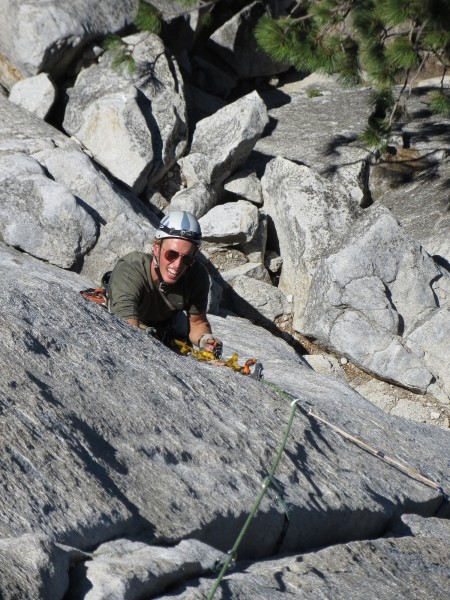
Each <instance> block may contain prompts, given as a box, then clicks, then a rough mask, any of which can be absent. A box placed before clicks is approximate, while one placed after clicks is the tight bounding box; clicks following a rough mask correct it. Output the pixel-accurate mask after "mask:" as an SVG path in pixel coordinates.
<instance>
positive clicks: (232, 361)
mask: <svg viewBox="0 0 450 600" xmlns="http://www.w3.org/2000/svg"><path fill="white" fill-rule="evenodd" d="M170 345H172V346H173V347H174V349H175V350H176V351H177V352H178V353H179V354H181V355H183V356H191V357H192V358H195V359H196V360H199V361H203V362H207V363H209V364H211V365H214V366H218V367H229V368H230V369H232V370H233V371H236V372H238V373H241V374H242V375H248V376H249V377H251V378H252V379H257V380H259V379H261V377H262V371H263V367H262V364H261V363H260V362H258V360H257V359H256V358H249V359H248V360H247V361H245V364H244V365H243V366H241V365H240V364H239V356H238V355H237V354H236V353H235V354H233V355H232V356H231V357H230V358H229V359H227V360H221V359H218V358H217V356H216V355H215V354H214V353H213V352H209V351H208V350H201V349H199V350H196V349H195V348H194V347H193V346H192V345H191V344H188V343H187V342H185V341H183V340H177V339H173V340H172V342H171V344H170ZM252 369H253V370H252Z"/></svg>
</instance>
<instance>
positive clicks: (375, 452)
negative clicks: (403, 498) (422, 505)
mask: <svg viewBox="0 0 450 600" xmlns="http://www.w3.org/2000/svg"><path fill="white" fill-rule="evenodd" d="M308 414H309V415H311V417H314V419H316V420H317V421H320V422H321V423H324V424H325V425H328V427H330V428H331V429H333V430H334V431H336V432H337V433H339V434H340V435H342V437H344V438H346V439H348V440H350V441H351V442H354V443H355V444H356V445H357V446H359V447H360V448H363V449H364V450H367V451H368V452H370V453H371V454H373V455H374V456H376V457H377V458H381V459H382V460H384V461H385V462H387V463H388V464H390V465H392V466H393V467H396V468H397V469H400V471H402V472H403V473H405V474H406V475H410V476H411V477H413V478H414V479H417V481H420V482H421V483H424V484H425V485H427V486H428V487H431V488H433V489H434V490H436V491H438V492H440V493H443V490H442V487H441V486H440V485H439V484H438V483H436V482H435V481H432V480H431V479H428V478H427V477H425V476H424V475H422V473H420V472H419V471H417V470H416V469H413V468H412V467H410V466H408V465H404V464H403V463H401V462H399V461H398V460H396V459H395V458H391V457H390V456H388V455H387V454H385V453H384V452H382V451H381V450H377V449H376V448H374V447H373V446H371V445H370V444H367V443H366V442H364V441H363V440H361V439H360V438H358V437H356V436H355V435H352V434H351V433H348V432H347V431H345V429H341V428H340V427H338V426H337V425H334V424H333V423H331V422H330V421H327V420H326V419H324V418H322V417H319V415H316V414H315V413H313V412H312V411H309V413H308Z"/></svg>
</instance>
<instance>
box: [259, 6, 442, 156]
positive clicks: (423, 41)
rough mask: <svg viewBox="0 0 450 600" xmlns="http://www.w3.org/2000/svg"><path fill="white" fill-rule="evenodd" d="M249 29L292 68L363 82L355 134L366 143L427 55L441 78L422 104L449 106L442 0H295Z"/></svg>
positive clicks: (401, 100) (400, 110) (393, 112)
mask: <svg viewBox="0 0 450 600" xmlns="http://www.w3.org/2000/svg"><path fill="white" fill-rule="evenodd" d="M255 37H256V40H257V42H258V44H259V46H260V47H261V48H262V49H263V50H264V51H265V52H266V53H267V54H269V56H271V57H272V58H273V59H274V60H277V61H283V62H287V63H289V64H291V65H292V66H293V67H294V68H295V69H297V70H298V71H303V72H305V71H306V72H321V73H325V74H336V75H337V76H338V78H339V79H340V81H341V82H342V83H343V84H344V85H357V84H360V83H367V84H369V85H371V86H372V87H373V89H374V95H373V99H372V103H373V114H372V117H371V118H370V119H369V123H368V126H367V129H366V131H365V132H364V134H363V136H362V138H363V140H364V141H365V143H367V144H370V145H372V146H378V147H382V146H383V145H385V144H386V142H387V139H388V137H389V132H390V131H391V128H392V124H393V122H394V121H395V120H396V119H398V118H399V117H400V116H401V115H402V114H404V112H405V102H406V100H407V97H408V96H409V95H410V93H411V89H412V86H413V84H414V81H415V80H417V78H418V77H419V76H420V73H421V72H422V71H423V70H424V69H425V68H426V67H427V66H428V65H429V64H430V63H431V62H433V64H434V65H435V66H437V68H438V69H439V73H440V75H441V77H442V79H441V89H440V91H439V92H438V93H437V94H435V95H434V96H433V98H432V100H431V102H430V108H431V110H433V111H434V112H438V113H441V114H450V99H449V98H448V96H447V95H446V93H445V89H444V86H443V78H444V76H445V74H446V73H447V70H448V69H449V67H450V0H299V1H298V2H297V5H296V6H295V8H294V10H293V11H291V15H290V16H287V17H282V18H278V19H272V18H270V17H269V16H265V17H263V18H262V19H261V20H260V21H259V23H258V25H257V27H256V30H255ZM395 86H400V87H399V88H396V87H395ZM395 90H397V92H396V93H397V96H396V97H395V96H394V91H395ZM398 90H400V91H398Z"/></svg>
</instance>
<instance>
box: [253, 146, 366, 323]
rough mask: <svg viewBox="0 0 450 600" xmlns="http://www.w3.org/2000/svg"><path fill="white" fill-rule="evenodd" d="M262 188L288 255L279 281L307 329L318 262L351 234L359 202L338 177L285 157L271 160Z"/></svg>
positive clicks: (296, 320) (297, 318)
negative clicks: (306, 314) (331, 178)
mask: <svg viewBox="0 0 450 600" xmlns="http://www.w3.org/2000/svg"><path fill="white" fill-rule="evenodd" d="M262 189H263V198H264V207H263V210H264V212H265V213H267V215H268V216H269V217H270V219H271V221H272V223H273V228H274V230H275V236H276V237H277V244H278V246H279V253H280V256H281V257H282V259H283V268H282V271H281V276H280V284H279V287H280V289H281V290H282V291H283V292H284V293H285V294H293V295H294V327H295V328H296V329H297V330H298V331H300V332H301V331H302V329H303V325H302V319H303V316H302V315H303V313H304V310H305V307H306V302H307V299H308V290H309V287H310V285H311V279H312V276H313V274H314V272H315V269H316V265H317V263H318V261H319V260H320V259H321V258H323V257H326V256H328V254H329V253H330V252H331V248H332V247H333V246H334V245H336V244H337V243H339V240H342V239H344V238H345V237H346V235H347V234H348V231H349V230H350V228H351V226H352V225H353V223H354V221H355V219H356V217H357V215H358V214H359V208H358V207H357V206H356V205H355V203H354V202H353V201H352V199H351V197H350V194H349V193H348V192H347V191H346V190H345V188H344V187H343V186H341V185H339V184H338V183H337V182H335V183H332V182H330V181H328V180H327V179H325V178H323V177H321V176H320V175H319V174H318V173H316V172H315V171H313V170H312V169H310V168H308V167H306V166H304V165H297V164H295V163H293V162H291V161H289V160H286V159H284V158H282V157H278V158H276V159H273V160H272V161H270V163H269V164H268V165H267V167H266V170H265V173H264V176H263V178H262ZM294 249H295V250H294Z"/></svg>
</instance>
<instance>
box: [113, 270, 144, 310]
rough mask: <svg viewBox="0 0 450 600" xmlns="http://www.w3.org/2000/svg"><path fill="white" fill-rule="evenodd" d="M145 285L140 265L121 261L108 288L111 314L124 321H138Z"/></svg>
mask: <svg viewBox="0 0 450 600" xmlns="http://www.w3.org/2000/svg"><path fill="white" fill-rule="evenodd" d="M144 285H145V282H144V279H143V277H142V274H141V273H140V269H139V265H137V264H136V263H133V262H129V261H126V260H124V259H120V260H119V261H118V262H117V264H116V266H115V267H114V269H113V272H112V274H111V279H110V282H109V287H108V294H109V298H110V305H109V308H110V310H111V312H112V313H114V314H116V315H118V316H119V317H122V318H124V319H138V318H139V317H138V314H139V313H138V306H139V302H140V299H141V297H142V294H143V292H144Z"/></svg>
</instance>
